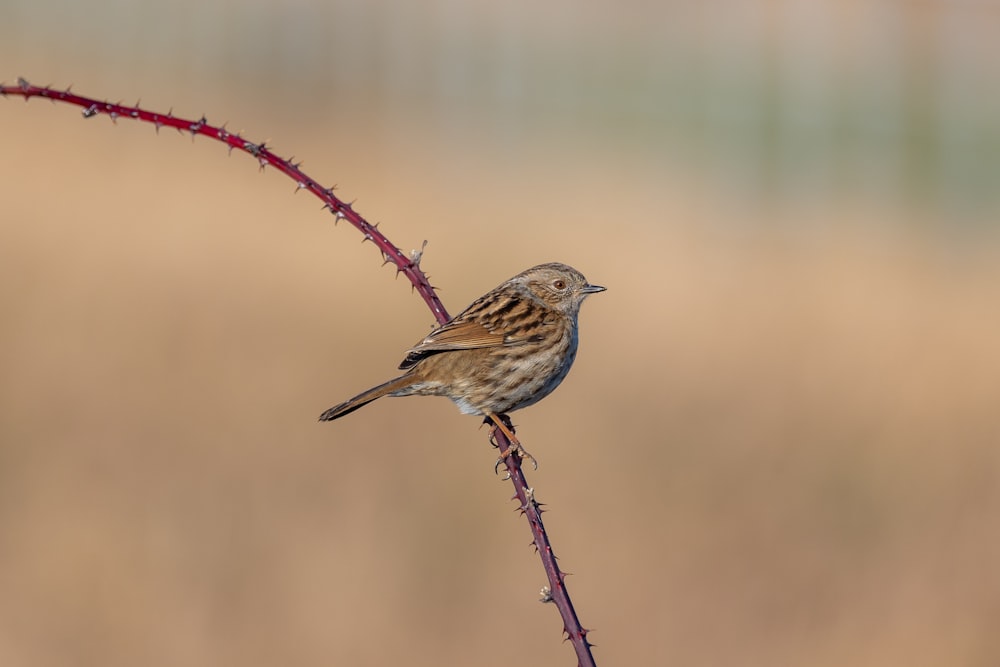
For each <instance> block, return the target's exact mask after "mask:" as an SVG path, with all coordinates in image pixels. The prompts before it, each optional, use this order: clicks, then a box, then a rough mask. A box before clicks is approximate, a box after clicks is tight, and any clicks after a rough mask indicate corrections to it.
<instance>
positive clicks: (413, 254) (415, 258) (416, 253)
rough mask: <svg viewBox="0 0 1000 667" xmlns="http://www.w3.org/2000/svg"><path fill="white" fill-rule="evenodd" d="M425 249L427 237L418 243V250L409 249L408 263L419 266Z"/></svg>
mask: <svg viewBox="0 0 1000 667" xmlns="http://www.w3.org/2000/svg"><path fill="white" fill-rule="evenodd" d="M426 249H427V239H424V242H423V243H422V244H420V250H411V251H410V264H411V265H412V266H415V267H417V268H420V260H421V259H423V258H424V250H426Z"/></svg>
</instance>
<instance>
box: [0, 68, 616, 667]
mask: <svg viewBox="0 0 1000 667" xmlns="http://www.w3.org/2000/svg"><path fill="white" fill-rule="evenodd" d="M0 95H2V96H4V97H6V96H8V95H9V96H15V97H23V98H24V99H25V101H27V100H29V99H30V98H32V97H44V98H47V99H49V100H51V101H53V102H67V103H69V104H75V105H77V106H79V107H82V108H83V117H84V118H92V117H94V116H97V115H99V114H104V115H106V116H108V117H109V118H111V121H112V122H116V121H117V120H118V119H119V118H133V119H136V120H140V121H145V122H147V123H152V124H153V125H154V126H155V127H156V130H157V132H159V130H160V128H161V127H172V128H174V129H175V130H177V131H178V132H181V133H183V132H190V133H191V136H192V137H194V136H195V135H202V136H206V137H209V138H210V139H215V140H216V141H220V142H222V143H224V144H226V146H228V147H229V150H230V152H232V151H233V149H236V150H239V151H243V152H244V153H247V154H249V155H251V156H253V157H254V158H256V159H257V162H258V163H259V164H260V168H261V170H263V169H264V167H266V166H268V165H270V166H272V167H274V168H275V169H277V170H278V171H280V172H281V173H283V174H285V175H286V176H288V177H289V178H291V179H292V180H293V181H295V184H296V192H298V191H299V190H308V191H309V192H311V193H312V194H314V195H316V196H317V197H319V199H320V200H322V201H323V208H324V209H329V210H330V212H331V213H332V214H333V215H334V216H335V220H347V221H348V222H350V223H351V224H352V225H354V226H355V227H357V228H358V230H359V231H360V232H361V233H362V234H364V239H363V240H364V241H371V242H372V243H374V244H375V245H376V246H377V247H378V249H379V251H380V252H381V253H382V258H383V260H384V262H383V264H389V263H392V264H394V265H395V267H396V272H397V274H398V273H403V274H405V275H406V277H407V278H408V279H409V281H410V283H411V284H412V285H413V288H414V289H416V290H417V292H419V293H420V296H421V297H422V298H423V300H424V301H425V302H426V303H427V306H428V308H430V310H431V313H432V314H433V315H434V317H435V319H437V321H438V323H440V324H444V323H445V322H447V321H448V320H449V319H451V318H450V316H449V315H448V311H447V310H445V307H444V304H442V303H441V300H440V299H439V298H438V296H437V294H436V293H435V291H434V288H433V287H431V284H430V282H429V281H428V279H427V275H426V274H425V273H424V272H423V270H422V269H421V268H420V259H421V255H422V252H423V251H422V250H420V251H414V252H413V253H412V255H410V256H407V255H406V254H405V253H403V251H402V250H400V249H399V248H397V247H396V246H395V245H394V244H393V243H392V242H391V241H389V239H388V238H386V236H385V235H384V234H382V232H380V231H379V230H378V226H377V225H373V224H371V223H369V222H368V221H367V220H365V219H364V218H363V217H361V215H360V214H358V213H357V212H355V211H354V209H353V208H352V206H351V204H350V203H349V202H344V201H342V200H341V199H340V198H338V197H337V196H335V195H334V194H333V188H324V187H323V186H321V185H320V184H319V183H318V182H317V181H315V180H314V179H313V178H311V177H310V176H308V175H307V174H306V173H305V172H303V171H302V169H301V168H300V167H301V164H300V163H296V162H292V161H291V160H286V159H284V158H281V157H278V156H277V155H275V154H274V153H273V152H271V150H270V149H269V148H268V147H267V146H266V145H265V144H264V143H260V144H255V143H253V142H251V141H247V140H246V139H244V138H243V137H242V136H240V134H239V133H232V132H229V131H228V130H226V129H225V126H215V125H211V124H210V123H209V122H208V120H206V118H205V117H204V116H202V117H201V118H199V119H198V120H189V119H184V118H180V117H178V116H175V115H174V114H173V112H172V111H171V112H167V113H166V114H160V113H156V112H152V111H147V110H145V109H142V108H140V107H139V106H138V104H136V106H127V105H124V104H121V103H111V102H101V101H99V100H95V99H93V98H89V97H85V96H83V95H77V94H75V93H72V92H70V90H69V89H66V90H56V89H53V88H50V87H48V86H33V85H31V84H30V83H28V82H27V81H26V80H24V79H18V81H17V84H16V85H13V86H10V85H6V84H0ZM512 432H513V431H512ZM495 438H496V440H497V445H498V446H499V448H500V451H508V450H509V449H510V445H511V443H510V442H509V441H508V440H507V438H506V436H504V434H503V433H502V432H501V431H500V430H499V429H498V430H497V431H496V433H495ZM504 463H505V464H506V466H507V472H508V474H509V478H510V480H511V482H512V483H513V484H514V491H515V494H516V497H517V499H518V502H519V503H520V509H521V511H522V512H523V513H524V515H525V516H526V517H527V518H528V524H529V526H530V527H531V534H532V536H533V538H534V544H535V548H536V549H537V551H538V555H539V557H540V558H541V560H542V566H543V567H544V568H545V575H546V577H547V578H548V581H549V584H548V586H547V587H546V590H545V592H544V594H543V597H542V601H543V602H554V603H555V605H556V607H558V609H559V613H560V614H561V615H562V619H563V630H564V632H565V633H566V635H567V637H566V638H567V639H568V640H569V641H570V642H571V643H572V644H573V647H574V648H575V650H576V654H577V659H578V660H579V664H580V666H581V667H588V666H594V665H596V663H595V662H594V657H593V654H592V653H591V651H590V647H591V644H590V642H588V641H587V633H588V632H589V631H588V630H586V629H585V628H583V626H581V625H580V620H579V619H578V618H577V615H576V611H575V609H574V608H573V603H572V601H571V600H570V598H569V593H568V592H567V591H566V586H565V579H566V574H565V573H564V572H562V571H561V570H560V569H559V565H558V564H557V563H556V559H555V554H554V553H553V552H552V545H551V543H550V542H549V538H548V535H547V534H546V532H545V526H544V525H543V524H542V509H541V506H540V505H539V504H538V502H537V501H536V500H535V498H534V491H533V489H532V488H531V487H529V486H528V482H527V480H525V478H524V472H523V471H522V470H521V458H520V456H518V455H516V454H512V455H509V456H506V457H505V458H504Z"/></svg>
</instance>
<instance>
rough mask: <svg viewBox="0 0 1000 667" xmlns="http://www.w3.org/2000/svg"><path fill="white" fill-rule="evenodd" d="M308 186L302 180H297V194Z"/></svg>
mask: <svg viewBox="0 0 1000 667" xmlns="http://www.w3.org/2000/svg"><path fill="white" fill-rule="evenodd" d="M307 187H309V186H307V185H306V184H305V183H303V182H302V181H298V182H297V183H296V184H295V192H296V194H298V191H299V190H305V189H306V188H307Z"/></svg>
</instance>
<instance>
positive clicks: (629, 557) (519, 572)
mask: <svg viewBox="0 0 1000 667" xmlns="http://www.w3.org/2000/svg"><path fill="white" fill-rule="evenodd" d="M24 73H25V74H26V75H28V74H31V72H27V71H25V72H24ZM42 74H43V75H44V73H42ZM95 81H96V80H95ZM109 81H110V82H111V83H120V84H122V87H125V85H126V83H127V85H128V86H129V87H128V89H127V90H124V91H123V90H121V89H115V88H107V89H105V88H104V87H103V86H105V85H106V84H107V81H105V80H104V79H101V80H100V81H99V83H100V84H101V85H100V86H98V85H96V84H95V85H87V82H82V83H81V82H80V81H79V80H78V81H77V88H78V89H79V90H80V92H82V93H84V94H94V95H98V96H101V95H104V94H107V95H109V96H112V97H115V96H117V95H118V94H119V93H121V94H132V93H133V92H134V91H136V90H139V91H140V92H141V93H142V95H143V97H144V100H145V102H146V104H147V106H150V107H153V108H160V109H164V108H166V107H169V106H170V105H171V104H173V105H175V108H176V109H177V111H178V113H189V114H190V115H194V116H196V115H198V114H199V113H201V111H203V110H204V111H206V112H207V113H208V115H209V118H210V119H212V120H216V116H218V115H219V114H220V113H221V114H223V115H225V114H231V115H232V116H236V115H239V116H240V121H241V122H238V123H236V125H238V126H240V127H246V128H247V129H248V136H249V137H250V138H254V139H257V138H263V137H267V136H271V137H272V138H273V140H274V142H275V144H276V146H277V148H278V149H279V150H280V151H283V152H284V153H286V154H288V153H294V154H295V155H296V156H297V157H299V158H303V159H305V161H306V162H305V165H306V168H307V170H308V171H309V172H310V173H311V174H312V175H314V176H315V177H317V178H319V179H320V180H321V181H325V182H337V183H339V185H340V187H341V193H342V194H343V196H345V197H346V198H348V199H350V198H353V197H355V196H357V197H358V198H359V201H358V204H357V208H358V209H359V210H360V211H361V212H362V213H363V214H364V215H366V216H367V217H368V218H369V219H371V220H381V221H383V222H384V224H383V229H384V230H385V231H386V232H387V233H388V235H389V236H390V238H391V239H393V240H394V241H395V242H396V243H397V244H399V245H401V246H402V247H404V248H405V249H409V248H414V247H419V245H420V242H421V241H422V240H423V239H425V238H426V239H429V240H430V245H429V247H428V250H427V254H426V258H425V265H424V266H425V268H426V269H427V270H428V271H429V272H430V273H431V275H432V279H433V282H434V283H435V284H436V285H439V286H440V287H442V288H443V289H442V292H441V294H442V297H443V299H444V301H445V303H446V304H447V306H448V307H449V309H450V310H451V311H452V312H453V313H454V312H457V311H458V310H459V309H460V308H461V307H463V306H464V305H465V304H467V303H468V302H469V301H471V300H472V299H473V298H475V297H476V296H478V295H479V294H481V293H482V292H484V291H485V290H487V289H489V288H491V287H493V286H495V285H496V284H497V283H499V282H500V281H502V280H504V279H506V278H508V277H509V276H510V275H512V274H514V273H516V272H518V271H520V270H522V269H523V268H526V267H528V266H530V265H532V264H535V263H539V262H543V261H550V260H559V261H565V262H568V263H571V264H573V265H575V266H577V267H578V268H580V269H581V270H582V271H583V272H584V273H585V274H586V275H587V277H588V278H589V279H591V280H592V281H593V282H596V283H599V284H602V285H606V286H608V287H609V290H608V292H607V293H605V294H601V295H599V296H597V297H594V298H592V299H590V300H588V302H587V304H586V306H585V307H584V309H583V313H582V347H581V352H580V356H579V357H578V360H577V365H576V367H575V368H574V370H573V372H572V373H571V375H570V377H569V378H568V380H567V382H566V383H565V384H564V386H563V387H561V388H560V389H559V390H558V391H557V392H556V393H555V394H553V396H551V397H550V398H548V399H547V400H546V401H545V402H543V403H541V404H539V405H538V406H535V407H533V408H531V409H529V410H526V411H524V412H522V413H519V414H518V415H516V419H515V421H516V423H517V424H518V425H519V434H521V435H522V436H523V440H524V442H525V444H526V446H527V447H528V448H529V449H530V450H531V451H532V452H533V453H534V454H535V455H536V456H537V457H538V458H539V460H540V462H541V469H540V470H539V471H538V472H536V473H531V474H530V476H529V480H530V481H531V482H532V483H533V484H534V485H535V488H536V491H537V493H538V496H539V498H540V500H541V501H543V502H545V503H547V504H548V507H549V509H550V510H551V511H550V513H548V514H547V515H546V517H547V519H548V523H547V525H548V528H549V530H550V533H551V536H552V538H553V540H554V543H555V545H556V548H557V554H558V555H559V556H560V557H561V563H562V565H563V566H564V568H565V569H567V570H568V571H570V572H572V573H574V576H573V577H571V578H570V586H571V589H570V590H571V593H572V594H573V596H574V600H575V601H576V603H577V605H578V610H579V612H580V615H581V617H582V620H583V622H584V624H585V625H586V626H588V627H592V628H595V629H596V632H595V633H594V635H593V639H594V641H595V642H596V643H597V644H598V648H597V649H596V655H597V658H598V663H599V664H618V665H646V664H648V665H720V664H738V665H817V666H819V665H845V664H850V665H899V664H906V665H911V666H919V665H928V666H930V665H994V664H996V663H997V661H998V660H1000V640H998V639H997V635H996V632H995V630H996V627H997V624H998V623H1000V574H998V572H1000V570H998V568H997V567H996V564H997V563H998V562H1000V522H998V521H997V517H998V516H1000V484H998V482H1000V479H998V477H1000V449H998V447H997V445H998V443H1000V419H998V417H997V397H998V395H1000V353H998V344H997V339H998V333H1000V309H998V305H997V304H998V303H1000V246H998V245H997V244H996V243H995V240H994V239H991V238H989V237H988V235H982V236H979V237H978V238H976V239H972V240H969V239H964V240H963V239H956V238H954V237H952V238H948V239H944V238H942V237H941V236H940V235H932V234H919V233H914V232H912V231H905V230H906V229H910V230H912V227H904V226H901V225H897V224H886V218H891V217H892V216H898V215H899V212H898V211H895V210H884V209H880V208H878V207H877V206H874V205H870V204H866V203H865V202H863V201H855V202H845V203H844V206H843V207H842V208H839V209H837V210H826V211H816V210H812V209H807V208H800V209H795V208H793V207H788V208H782V209H780V210H778V211H776V212H774V213H773V214H765V213H761V212H760V211H756V212H746V211H740V210H736V209H734V208H727V207H725V206H722V205H719V204H717V203H716V202H715V199H714V198H713V193H712V191H711V188H709V187H707V186H705V184H703V183H699V182H697V181H695V180H693V179H691V178H690V176H689V175H688V174H685V173H683V172H677V173H670V172H667V171H665V170H664V169H663V167H662V165H654V164H652V163H649V162H645V161H644V160H643V158H642V157H641V156H638V155H625V154H613V155H612V154H608V155H603V156H602V155H600V154H595V153H594V152H593V151H594V149H593V147H591V146H587V145H584V146H581V145H577V144H572V143H566V144H564V145H559V146H557V148H558V150H556V149H553V148H552V145H550V144H546V147H547V148H548V150H547V151H542V150H539V151H538V152H536V153H531V154H515V153H513V152H504V151H503V150H502V148H500V147H497V146H494V145H491V144H489V143H488V142H485V141H480V140H479V139H477V138H475V137H470V144H471V145H469V144H463V143H462V142H455V143H452V144H444V145H442V143H441V142H440V141H436V137H437V135H435V134H434V133H433V132H427V130H426V128H424V127H421V126H419V125H416V124H415V125H414V126H412V127H411V126H407V125H406V122H408V121H407V120H399V119H396V120H394V121H393V124H384V123H381V121H380V119H378V118H372V117H368V116H365V115H361V114H359V115H356V116H355V115H350V112H345V114H344V115H342V116H337V117H334V118H331V117H327V118H324V119H315V120H301V119H298V118H296V117H295V115H294V113H295V109H294V108H292V106H293V105H287V106H280V105H279V106H274V105H269V106H261V107H257V106H254V104H253V103H252V99H253V98H252V97H251V96H250V95H249V94H247V95H244V96H240V95H238V94H237V95H233V96H231V97H226V96H224V95H222V94H219V95H218V96H216V97H213V98H210V99H209V100H208V101H207V102H206V101H205V100H204V99H200V98H198V97H197V93H190V95H191V97H190V98H187V97H184V96H185V95H188V94H189V93H188V92H185V91H183V90H182V88H181V86H176V87H174V86H173V84H174V83H176V82H172V81H167V82H165V83H162V82H152V83H151V82H148V81H147V82H146V83H147V85H146V86H141V85H140V84H139V83H137V82H136V81H133V80H131V79H128V80H127V82H126V81H124V80H123V81H120V82H119V81H115V80H114V79H113V78H111V79H109ZM177 90H181V91H182V92H180V93H179V94H175V92H174V91H177ZM154 96H155V97H156V98H157V99H154ZM177 97H182V99H180V100H178V99H176V98H177ZM0 127H2V131H3V134H4V150H3V153H2V155H0V182H3V183H4V184H5V185H4V190H5V193H6V194H5V197H4V205H3V214H2V224H0V664H5V665H29V664H30V665H38V666H43V665H65V664H76V665H98V664H99V665H102V666H115V665H122V666H124V665H148V666H156V665H210V664H211V665H227V664H234V665H235V664H239V665H273V664H295V665H312V664H335V665H376V664H399V663H406V664H412V665H442V664H455V665H473V664H474V665H484V666H486V665H507V664H511V663H513V662H516V663H518V664H538V665H558V664H571V662H572V655H571V650H570V648H569V647H568V646H567V645H563V644H561V643H560V641H559V630H560V625H559V621H558V616H557V614H556V611H555V609H553V608H551V607H548V606H544V605H540V604H538V603H537V602H536V599H537V591H538V589H539V588H540V587H541V585H542V584H543V583H544V579H543V573H542V572H541V569H540V567H539V565H538V561H537V559H536V558H535V556H534V555H533V553H532V551H531V548H530V547H529V539H530V536H529V533H528V530H527V527H526V526H525V525H524V523H523V520H522V519H520V518H519V517H518V515H517V514H516V513H515V511H514V510H515V506H514V505H513V503H510V502H509V501H508V499H509V497H510V495H511V492H510V489H509V488H508V487H507V486H506V485H505V484H504V483H501V482H500V481H498V480H497V479H496V478H495V477H494V476H493V474H492V465H493V460H494V454H493V452H492V451H491V450H490V449H489V448H488V447H487V446H486V443H485V432H484V431H479V430H477V421H476V420H475V419H473V418H469V417H463V416H461V415H459V414H458V413H457V411H456V410H455V409H454V407H453V406H452V405H451V404H450V403H449V402H447V401H444V400H440V399H407V400H404V401H398V400H395V399H392V400H385V401H380V402H378V403H375V404H373V405H371V406H370V407H368V408H366V409H365V410H364V411H362V412H359V413H357V414H354V415H351V416H350V417H349V418H346V419H344V420H342V421H338V422H336V423H333V424H318V423H316V421H315V419H316V417H317V415H318V414H319V413H320V412H321V411H322V410H323V409H325V408H327V407H329V406H330V405H332V404H334V403H336V402H338V401H340V400H342V399H344V398H346V397H347V396H349V395H351V394H353V393H354V392H356V391H358V390H361V389H363V388H366V387H367V386H369V385H371V384H373V383H375V382H378V381H381V380H383V379H385V378H386V377H388V376H389V374H391V373H393V371H394V369H395V366H396V364H397V363H398V361H399V359H400V357H401V355H402V353H403V352H404V351H405V349H406V348H407V347H408V346H409V345H410V344H411V343H413V342H414V341H416V340H417V339H419V338H420V337H421V336H422V335H423V334H424V333H425V332H426V331H427V330H428V328H429V327H430V326H431V324H432V318H431V317H430V315H429V314H428V313H427V311H426V309H425V307H424V306H423V304H422V303H421V302H420V301H419V299H418V298H417V297H416V296H415V295H412V294H411V293H410V291H409V289H408V288H407V286H406V285H405V284H404V283H403V282H402V280H399V281H394V280H393V277H392V272H391V270H390V269H388V268H384V269H381V270H380V269H379V268H378V264H379V258H378V256H377V252H376V251H375V249H374V248H373V247H372V246H370V245H365V246H360V245H359V244H358V241H359V235H358V234H357V232H356V231H355V230H353V229H352V228H351V227H349V226H348V225H346V224H341V225H340V226H338V227H334V225H333V224H332V220H331V218H330V217H329V216H328V215H323V214H321V213H320V212H319V204H318V202H317V201H316V200H314V199H311V198H309V197H306V196H304V195H302V194H299V195H298V196H296V197H293V196H292V195H291V192H292V189H293V186H292V184H291V183H289V182H288V181H287V180H285V179H283V178H281V177H280V176H278V175H277V174H274V173H267V174H265V175H263V176H261V175H259V174H257V173H256V166H255V165H254V163H253V162H252V161H251V160H249V159H247V158H245V157H242V156H233V157H232V158H228V157H226V154H225V151H224V150H223V149H222V148H221V147H220V146H218V145H214V144H211V143H210V142H208V141H202V140H198V141H196V142H194V144H193V145H192V142H191V141H190V140H189V139H188V138H186V137H180V136H178V135H175V134H164V135H163V136H159V137H157V136H156V135H154V133H153V132H152V130H151V128H149V127H146V126H139V125H137V124H134V123H131V122H125V121H123V122H120V123H119V124H118V126H117V127H114V126H112V125H111V124H110V123H109V122H107V120H106V119H98V120H93V121H88V122H86V123H84V122H82V121H80V120H79V117H78V116H77V115H76V112H75V111H74V110H72V109H70V108H68V107H59V106H53V105H50V104H48V103H44V102H38V101H34V102H31V103H30V104H28V105H24V104H21V103H20V102H10V101H8V102H6V103H3V104H2V105H0ZM231 129H238V128H236V127H231ZM387 136H392V137H393V140H391V141H389V140H384V141H382V140H380V138H381V139H384V138H385V137H387ZM401 147H402V148H403V149H401ZM484 148H485V149H488V150H484ZM404 149H405V150H404ZM472 149H475V150H472ZM770 215H774V216H776V217H777V222H774V221H772V220H770V219H768V217H769V216H770ZM907 215H915V214H914V213H913V212H912V211H909V212H908V213H907ZM755 216H756V217H755ZM737 217H742V218H750V219H747V220H745V221H743V222H741V224H739V225H735V226H730V225H729V223H730V222H731V221H732V220H733V219H734V218H737ZM807 218H808V219H807ZM799 222H801V223H802V224H801V225H799V224H797V223H799ZM915 226H916V227H920V225H919V224H918V225H915ZM801 227H805V228H807V229H808V230H809V231H808V232H802V231H795V230H798V229H801ZM873 230H876V231H873Z"/></svg>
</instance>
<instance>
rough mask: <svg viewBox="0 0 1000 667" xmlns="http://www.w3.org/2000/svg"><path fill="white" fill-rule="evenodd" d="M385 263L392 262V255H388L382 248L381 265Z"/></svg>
mask: <svg viewBox="0 0 1000 667" xmlns="http://www.w3.org/2000/svg"><path fill="white" fill-rule="evenodd" d="M386 264H392V257H390V256H389V253H387V252H386V251H385V250H383V251H382V266H385V265H386ZM397 275H398V273H397Z"/></svg>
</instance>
